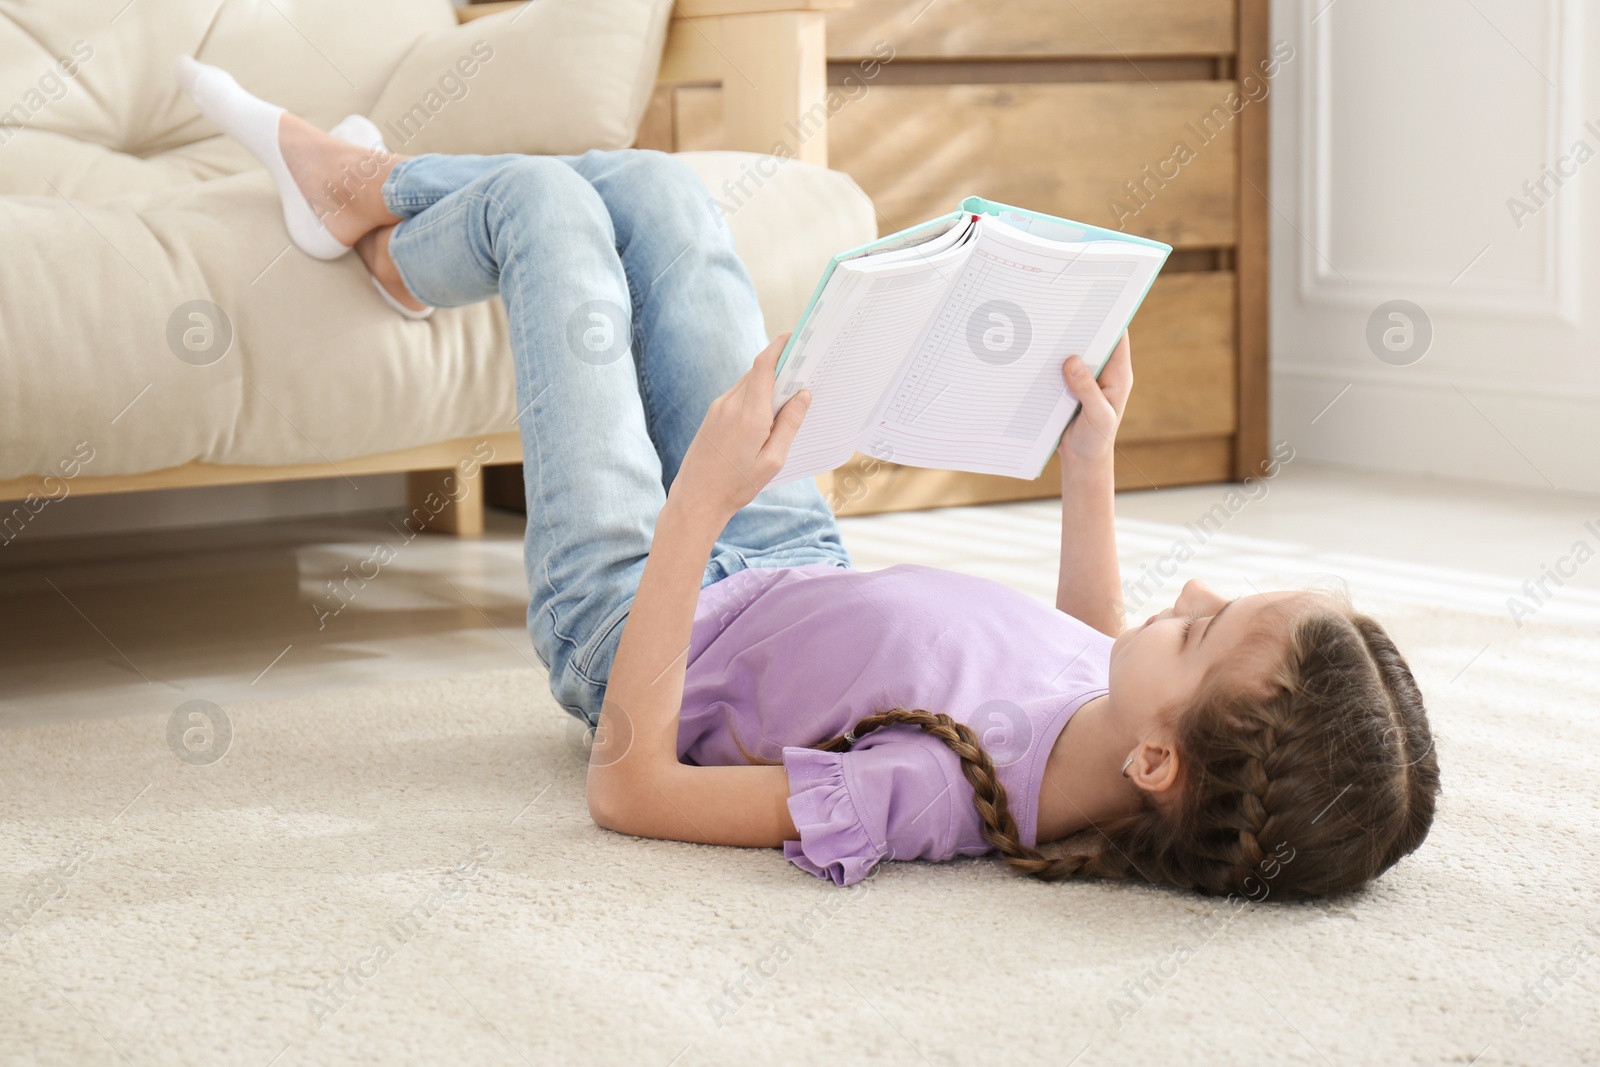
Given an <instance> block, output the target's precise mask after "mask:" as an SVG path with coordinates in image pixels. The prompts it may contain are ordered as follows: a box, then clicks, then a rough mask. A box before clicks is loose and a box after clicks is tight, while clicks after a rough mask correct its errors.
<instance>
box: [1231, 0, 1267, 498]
mask: <svg viewBox="0 0 1600 1067" xmlns="http://www.w3.org/2000/svg"><path fill="white" fill-rule="evenodd" d="M1267 15H1268V2H1267V0H1239V74H1240V77H1241V78H1252V77H1253V78H1257V79H1259V78H1260V76H1261V75H1262V74H1263V73H1264V72H1265V71H1266V70H1267V69H1269V68H1268V67H1267V66H1266V65H1265V64H1268V63H1270V59H1269V57H1268V51H1269V49H1270V47H1271V37H1270V34H1269V32H1268V26H1267ZM1269 104H1270V98H1268V97H1266V96H1262V98H1261V100H1260V101H1259V102H1258V103H1255V104H1252V105H1251V106H1250V107H1248V108H1246V109H1245V110H1244V113H1243V114H1241V115H1240V116H1239V122H1238V126H1239V132H1238V141H1239V184H1238V197H1239V207H1238V218H1239V241H1238V248H1237V249H1236V252H1235V261H1234V262H1235V264H1236V269H1237V270H1238V272H1239V300H1238V314H1239V323H1238V335H1239V351H1238V367H1239V435H1238V439H1237V442H1236V444H1237V451H1236V453H1235V455H1234V460H1233V476H1234V477H1235V478H1244V477H1246V476H1248V475H1251V474H1254V473H1256V472H1257V471H1258V469H1259V466H1260V464H1261V463H1262V462H1263V461H1264V460H1266V459H1267V453H1268V450H1269V448H1270V445H1271V442H1270V441H1269V440H1268V438H1269V436H1270V432H1271V426H1270V424H1271V412H1270V396H1271V391H1270V383H1269V381H1268V375H1269V367H1268V351H1267V343H1268V315H1269V308H1270V304H1269V301H1268V296H1269V293H1268V286H1269V284H1270V279H1271V273H1270V272H1271V263H1270V258H1271V257H1270V252H1269V245H1268V230H1269V227H1270V224H1271V215H1270V210H1271V208H1270V205H1269V203H1268V201H1267V197H1268V196H1269V195H1270V190H1269V185H1270V176H1269V175H1270V169H1271V168H1270V166H1269V159H1268V138H1269V136H1270V130H1269V122H1268V118H1269V112H1268V105H1269Z"/></svg>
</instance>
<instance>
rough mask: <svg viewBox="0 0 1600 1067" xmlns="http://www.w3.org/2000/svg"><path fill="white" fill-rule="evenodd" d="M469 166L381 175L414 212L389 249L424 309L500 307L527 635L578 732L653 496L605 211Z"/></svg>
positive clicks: (649, 529)
mask: <svg viewBox="0 0 1600 1067" xmlns="http://www.w3.org/2000/svg"><path fill="white" fill-rule="evenodd" d="M467 162H468V161H461V160H453V159H451V158H450V157H443V156H418V157H416V158H414V159H411V160H407V161H405V162H403V163H401V164H399V165H398V166H396V167H395V168H394V170H393V171H392V172H391V173H390V175H389V178H388V180H387V181H386V182H385V184H384V196H385V200H386V202H387V203H388V204H389V209H390V210H391V211H393V212H394V213H395V214H397V215H405V214H407V213H408V212H412V213H411V215H410V217H409V218H407V219H406V220H405V221H404V222H402V223H400V224H399V226H397V227H396V228H395V231H394V234H393V237H392V238H391V240H390V245H389V251H390V255H391V256H392V257H393V258H394V262H395V265H396V266H397V267H398V268H399V271H400V275H401V277H402V278H403V279H404V280H405V283H406V285H407V287H408V288H409V289H410V290H411V292H412V293H414V294H415V295H416V297H417V298H418V299H419V300H422V301H425V302H426V303H429V304H434V305H437V306H441V307H458V306H461V305H465V304H471V303H476V302H478V301H481V300H485V299H488V298H490V297H493V296H495V295H496V294H499V295H500V296H502V297H503V298H504V300H505V306H506V315H507V318H508V320H509V323H510V333H511V349H512V353H513V356H514V358H515V365H516V402H517V409H518V412H519V414H518V419H517V422H518V428H519V429H520V431H521V434H522V448H523V475H524V480H525V483H526V489H527V499H528V523H527V533H526V539H525V549H524V551H525V561H526V565H527V574H528V587H529V590H530V602H529V605H528V629H529V631H530V633H531V634H532V637H533V643H534V647H535V648H536V649H537V650H538V652H539V655H540V657H541V658H542V659H543V660H544V661H545V663H546V665H547V666H548V667H549V668H550V688H551V691H552V692H553V693H554V694H555V696H556V699H557V700H559V701H560V702H561V704H562V705H563V706H565V707H566V708H567V709H568V710H569V711H571V712H573V713H574V714H577V715H580V716H582V717H584V718H586V719H587V720H588V721H589V722H591V723H592V722H594V721H595V720H596V719H597V718H598V716H599V712H600V704H601V701H602V699H603V698H604V694H605V681H606V678H607V677H608V675H609V672H610V666H611V657H612V655H613V654H614V652H615V646H616V641H617V639H618V637H619V636H620V633H621V628H622V623H623V620H624V619H625V618H626V616H627V611H628V608H629V606H630V605H631V604H632V601H633V596H634V593H635V591H636V590H637V589H638V585H639V577H640V574H641V573H642V571H643V569H644V560H645V556H646V554H647V553H648V552H649V550H650V540H651V537H652V535H653V533H654V530H655V520H656V515H657V513H658V512H659V511H660V509H661V505H662V504H663V503H664V501H665V492H664V490H663V485H662V478H661V462H660V459H659V458H658V457H657V455H656V450H655V445H654V444H653V443H652V441H651V439H650V433H649V428H648V425H647V422H646V418H645V411H644V405H643V403H642V402H641V400H640V397H639V387H638V381H637V372H636V369H635V367H634V362H633V358H632V356H631V354H630V353H629V351H628V343H627V340H628V337H629V336H630V333H631V323H630V321H629V320H628V317H627V311H628V308H629V307H630V306H631V305H632V298H631V296H630V295H629V291H628V281H627V277H626V275H625V273H624V271H623V267H622V263H621V261H620V260H619V258H618V256H617V251H616V237H615V234H614V232H613V230H612V224H611V218H610V215H609V214H608V213H607V211H606V207H605V204H604V203H603V202H602V201H601V199H600V197H599V195H598V194H597V193H596V192H595V190H594V188H593V186H591V185H590V184H589V183H588V182H586V181H584V180H583V179H582V178H581V177H580V176H579V175H578V174H577V172H575V171H574V170H573V169H572V168H571V167H569V166H567V165H566V164H565V163H562V162H561V161H559V160H556V159H553V158H549V157H537V156H515V157H509V158H505V159H498V160H481V159H480V160H476V161H470V163H471V165H470V166H469V165H466V163H467ZM469 172H470V173H469ZM457 180H460V181H461V182H462V183H461V184H459V185H457V186H456V187H455V188H454V189H453V191H449V192H444V191H443V190H444V189H445V187H446V186H447V185H448V184H449V183H450V182H452V181H457ZM419 205H420V206H419ZM413 209H414V210H413Z"/></svg>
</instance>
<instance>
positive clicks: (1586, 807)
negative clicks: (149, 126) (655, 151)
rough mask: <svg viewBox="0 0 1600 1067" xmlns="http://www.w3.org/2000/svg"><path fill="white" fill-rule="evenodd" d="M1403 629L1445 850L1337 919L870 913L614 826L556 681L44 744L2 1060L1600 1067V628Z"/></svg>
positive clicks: (112, 723) (20, 840)
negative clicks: (1418, 691)
mask: <svg viewBox="0 0 1600 1067" xmlns="http://www.w3.org/2000/svg"><path fill="white" fill-rule="evenodd" d="M1494 600H1495V598H1494V597H1490V598H1489V599H1488V600H1487V601H1486V602H1487V603H1492V602H1494ZM1363 604H1364V606H1366V607H1368V608H1369V609H1375V610H1379V611H1381V612H1382V613H1383V615H1384V617H1385V618H1386V619H1387V620H1388V622H1389V623H1390V626H1391V629H1392V630H1393V631H1394V633H1395V634H1396V637H1397V638H1398V640H1399V641H1400V643H1401V645H1402V647H1403V648H1406V649H1407V650H1408V651H1409V652H1410V654H1411V657H1412V660H1413V663H1414V664H1415V666H1416V667H1417V670H1418V673H1419V675H1420V676H1421V677H1422V679H1423V684H1424V688H1425V690H1426V692H1427V694H1428V696H1429V697H1430V698H1431V704H1432V709H1433V715H1434V720H1435V723H1436V726H1437V731H1438V734H1439V747H1440V751H1441V761H1442V763H1443V767H1444V775H1445V782H1446V789H1447V795H1446V797H1445V800H1444V803H1443V807H1442V809H1441V815H1440V818H1439V821H1438V823H1437V825H1436V827H1435V830H1434V833H1433V835H1432V837H1431V838H1430V840H1429V841H1428V843H1427V844H1426V845H1425V846H1424V847H1423V849H1422V851H1421V852H1420V853H1418V854H1417V855H1416V856H1414V857H1412V858H1410V859H1408V860H1406V861H1404V862H1403V863H1402V864H1401V865H1400V866H1399V867H1398V868H1397V869H1396V870H1395V871H1393V872H1391V874H1390V875H1389V876H1388V877H1386V878H1384V879H1382V880H1381V881H1380V882H1379V883H1378V884H1376V885H1375V886H1374V887H1373V888H1371V889H1370V890H1369V891H1367V892H1365V893H1363V894H1361V895H1359V896H1357V897H1354V898H1350V899H1346V900H1342V901H1339V902H1335V903H1322V904H1306V905H1289V906H1284V905H1277V904H1273V903H1270V902H1269V903H1268V904H1265V905H1251V906H1248V907H1245V908H1243V909H1242V910H1238V911H1235V910H1233V909H1232V908H1231V907H1229V906H1227V905H1225V904H1222V903H1218V902H1208V901H1206V900H1204V899H1201V898H1198V897H1193V896H1188V895H1183V894H1179V893H1176V892H1170V891H1163V890H1154V889H1149V888H1132V887H1123V886H1111V885H1093V884H1085V885H1068V886H1051V885H1042V884H1037V883H1032V882H1028V881H1025V880H1023V879H1020V878H1017V877H1014V876H1012V875H1010V874H1008V873H1007V872H1006V871H1005V870H1004V869H1002V868H1001V867H1000V866H999V865H998V864H996V863H995V862H993V861H989V860H977V861H961V862H956V863H950V864H943V865H924V864H890V865H888V866H887V868H886V869H884V870H883V871H882V872H881V874H879V875H877V876H875V877H874V878H872V879H870V880H869V881H868V882H866V883H864V884H863V885H862V886H861V887H858V888H857V889H855V890H838V889H835V888H832V887H830V886H828V885H824V884H822V883H821V882H819V881H817V880H815V879H813V878H810V877H808V876H806V875H803V874H801V873H800V872H799V871H797V870H795V869H793V868H791V867H790V866H788V865H787V864H786V863H784V862H783V860H782V859H781V857H780V856H779V854H778V853H777V852H766V851H742V850H736V849H727V848H713V847H700V846H692V845H683V844H667V843H656V842H646V841H639V840H633V839H629V838H625V837H621V836H618V835H615V834H609V833H605V832H602V831H599V830H597V829H595V828H594V827H593V826H592V825H591V824H590V822H589V820H588V818H587V816H586V813H585V809H584V805H583V799H582V777H583V770H582V764H581V762H580V757H579V755H578V752H577V751H576V749H575V746H574V741H575V738H574V734H573V732H572V731H571V730H569V728H568V719H567V718H566V717H565V716H564V715H563V714H562V713H560V712H559V711H558V710H557V709H556V708H555V707H554V706H553V705H552V704H551V703H550V702H549V700H548V698H547V696H546V694H545V691H544V686H543V681H542V679H541V678H540V677H539V676H538V675H537V674H536V673H535V672H533V671H531V670H530V671H525V672H514V673H502V674H477V675H472V676H468V677H463V678H456V679H450V680H441V681H436V682H432V683H426V684H408V685H405V686H396V687H391V688H386V689H371V690H356V691H344V692H332V693H327V694H324V695H320V696H316V697H315V698H311V699H303V700H295V701H283V702H276V703H264V704H254V705H234V706H231V707H228V708H227V709H226V715H227V717H228V720H229V722H230V723H231V727H232V738H231V742H230V744H229V748H228V751H227V752H226V755H225V756H224V757H223V758H222V759H221V760H220V761H219V762H216V763H214V764H211V765H193V764H189V763H185V762H182V761H180V759H179V758H177V756H175V754H174V753H175V751H185V752H187V751H190V749H189V748H185V746H184V740H183V738H182V737H179V738H178V740H177V741H176V742H174V743H173V744H169V739H168V726H169V721H168V719H167V718H166V717H159V718H151V717H128V718H121V719H109V720H101V721H92V722H77V723H72V724H67V725H61V726H53V727H45V728H35V729H24V730H15V731H11V732H8V733H6V734H5V735H3V739H0V740H3V745H4V748H3V752H0V773H3V783H4V789H3V797H0V842H3V846H4V849H5V858H6V861H7V862H6V866H5V869H4V871H3V873H0V907H3V908H6V909H9V910H8V912H7V914H6V915H5V916H4V919H5V921H6V922H7V924H8V925H7V926H6V927H5V928H3V929H0V937H5V938H6V941H5V943H4V944H0V1003H3V1004H4V1008H3V1010H0V1058H3V1059H4V1061H5V1062H7V1063H47V1064H73V1065H79V1064H100V1063H106V1064H111V1063H123V1062H126V1063H130V1064H140V1065H142V1064H167V1063H197V1064H248V1065H255V1067H266V1065H268V1064H279V1065H284V1067H288V1065H293V1064H352V1063H361V1064H365V1063H374V1064H376V1063H383V1064H392V1063H472V1064H520V1063H532V1064H545V1063H575V1062H581V1063H587V1062H605V1063H626V1064H659V1065H666V1064H672V1063H676V1064H680V1065H690V1064H700V1063H741V1064H742V1063H750V1062H755V1063H763V1064H775V1063H784V1062H854V1061H862V1060H869V1059H870V1060H874V1061H880V1062H888V1063H930V1064H945V1063H968V1062H1008V1063H1009V1062H1047V1063H1054V1064H1062V1063H1069V1062H1076V1063H1078V1064H1100V1063H1118V1064H1187V1063H1228V1064H1273V1065H1281V1064H1285V1063H1296V1064H1298V1063H1305V1064H1325V1065H1336V1067H1345V1065H1356V1064H1371V1063H1383V1064H1389V1063H1427V1064H1433V1063H1459V1064H1469V1063H1472V1062H1474V1058H1475V1057H1477V1059H1476V1062H1477V1063H1480V1064H1485V1065H1487V1064H1497V1063H1508V1062H1514V1063H1556V1064H1568V1063H1580V1062H1586V1061H1587V1062H1595V1060H1596V1059H1597V1058H1600V1037H1597V1035H1600V998H1597V995H1596V994H1597V990H1600V907H1597V903H1596V897H1597V892H1596V886H1597V884H1600V859H1597V858H1596V852H1597V848H1600V834H1597V832H1596V829H1595V823H1596V809H1597V806H1600V803H1597V802H1600V786H1597V784H1596V778H1597V771H1596V766H1595V761H1594V754H1595V753H1596V752H1597V751H1600V727H1597V720H1596V712H1595V707H1596V697H1597V695H1600V679H1597V677H1596V668H1595V656H1594V651H1595V641H1594V638H1593V636H1592V630H1585V629H1581V628H1579V627H1577V626H1574V625H1572V624H1570V623H1568V622H1561V621H1559V620H1558V621H1548V620H1546V619H1544V618H1543V617H1541V618H1540V619H1536V620H1534V621H1532V622H1530V623H1528V624H1527V626H1526V627H1525V628H1523V629H1521V630H1518V629H1516V628H1515V627H1513V626H1511V624H1510V623H1509V621H1508V619H1507V618H1506V615H1505V613H1504V611H1503V609H1502V610H1500V611H1498V612H1495V611H1492V610H1484V609H1480V610H1473V609H1470V608H1466V607H1453V608H1448V609H1446V608H1438V607H1421V606H1419V605H1418V604H1417V603H1416V602H1415V598H1413V599H1410V600H1407V599H1398V598H1397V599H1394V600H1392V601H1390V602H1383V601H1376V602H1375V601H1374V600H1373V599H1372V598H1371V597H1366V598H1363ZM190 725H193V726H194V727H195V728H196V729H200V728H201V727H203V723H200V722H196V723H193V724H190ZM218 736H219V735H217V734H215V733H214V734H212V743H215V742H216V738H217V737H218ZM205 741H206V738H205V735H204V732H203V730H202V732H200V733H196V734H193V735H191V736H190V738H189V741H188V743H189V745H190V746H191V748H199V749H202V750H203V748H204V744H205ZM174 744H175V745H176V748H174V747H173V745H174ZM192 758H193V757H192ZM1141 987H1142V988H1141ZM1075 1057H1076V1059H1075Z"/></svg>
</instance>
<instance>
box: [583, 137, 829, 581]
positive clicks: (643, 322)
mask: <svg viewBox="0 0 1600 1067" xmlns="http://www.w3.org/2000/svg"><path fill="white" fill-rule="evenodd" d="M563 158H564V160H565V161H566V162H567V163H568V164H570V165H571V166H572V168H573V169H574V170H576V171H577V172H578V173H579V174H581V175H582V176H583V177H584V179H586V180H587V181H588V182H589V183H590V184H591V185H593V186H594V189H595V191H596V192H598V193H599V194H600V199H601V200H602V201H603V202H604V203H605V206H606V211H607V213H608V214H609V215H610V216H611V222H612V227H613V230H614V232H615V233H616V242H617V250H618V253H619V254H620V256H621V258H622V266H623V270H624V271H625V273H626V274H627V278H628V289H629V292H630V294H631V296H632V300H633V303H632V305H631V308H630V311H631V312H632V318H633V351H634V358H635V360H636V362H637V364H638V370H639V392H640V395H641V396H642V397H643V400H644V410H645V418H646V421H647V423H648V425H649V429H650V437H651V439H652V440H653V441H654V442H655V447H656V451H657V453H658V454H659V455H660V457H661V471H662V480H663V483H664V484H665V485H667V486H669V487H670V486H671V485H672V481H673V479H674V478H675V477H677V473H678V468H679V466H680V465H681V464H682V462H683V456H684V453H685V452H686V451H687V450H688V448H689V443H690V441H692V440H693V439H694V435H695V433H696V431H697V430H699V428H700V423H701V420H703V419H704V418H705V414H706V410H707V408H709V407H710V405H711V401H713V400H715V399H716V398H717V397H718V396H720V395H721V394H722V393H724V392H725V391H727V389H728V387H729V386H731V385H732V384H733V383H734V382H735V381H737V380H738V378H739V376H740V375H742V374H743V373H744V372H745V371H746V370H748V369H749V368H750V364H751V362H752V361H753V360H754V359H755V357H756V355H757V353H759V352H760V351H761V349H762V348H763V347H764V346H765V345H766V343H767V332H766V326H765V324H764V323H763V321H762V317H761V305H760V304H759V303H758V302H757V300H756V292H755V287H754V286H753V285H752V284H751V281H750V275H749V273H748V272H747V271H746V270H745V266H744V263H743V262H742V261H741V260H740V259H739V256H738V253H737V252H736V251H735V249H734V245H733V235H732V233H731V232H730V230H729V229H728V224H727V222H726V220H724V218H723V216H722V213H721V212H720V211H718V210H717V209H716V207H715V205H714V204H713V203H712V200H711V197H710V195H709V194H708V193H707V191H706V187H705V185H704V184H703V183H702V182H701V181H700V178H699V177H698V176H697V175H696V174H695V173H694V172H693V171H692V170H690V169H689V168H688V167H687V166H685V165H684V164H683V163H682V162H681V161H679V160H677V159H675V158H674V157H672V156H670V155H667V154H665V153H662V152H651V151H637V150H631V149H627V150H623V151H616V152H601V151H594V152H588V153H585V154H584V155H582V156H569V157H563ZM807 563H834V564H837V565H839V566H846V567H847V566H849V565H850V556H849V554H848V553H847V552H846V551H845V549H844V544H843V540H842V538H841V537H840V534H839V528H838V525H837V524H836V522H835V521H834V517H833V513H832V512H831V511H830V510H829V508H828V506H827V504H826V502H825V501H824V500H823V499H822V494H821V493H820V492H818V490H817V487H816V483H815V482H813V481H811V480H810V479H802V480H801V481H798V482H793V483H790V484H789V485H786V486H781V487H779V488H776V489H768V490H766V491H764V492H762V493H761V494H760V495H758V496H757V497H756V499H755V500H754V501H753V502H752V503H750V504H749V505H748V506H746V507H745V508H743V509H742V510H741V511H740V512H739V513H738V514H737V515H736V516H734V518H733V520H732V521H730V522H729V523H728V525H727V527H726V529H724V531H723V533H722V537H721V538H720V539H719V540H718V542H717V550H716V554H715V556H714V558H713V561H712V566H711V568H709V569H708V573H707V579H706V580H707V582H708V583H709V582H711V581H715V580H716V579H717V578H720V577H725V576H726V575H728V574H731V573H733V572H734V571H737V570H740V569H742V568H743V567H746V566H756V567H779V566H799V565H802V564H807Z"/></svg>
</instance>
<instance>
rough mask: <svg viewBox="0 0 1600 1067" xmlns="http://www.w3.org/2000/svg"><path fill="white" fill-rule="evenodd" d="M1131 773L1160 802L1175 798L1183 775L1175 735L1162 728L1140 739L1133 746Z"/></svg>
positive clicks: (1135, 782)
mask: <svg viewBox="0 0 1600 1067" xmlns="http://www.w3.org/2000/svg"><path fill="white" fill-rule="evenodd" d="M1128 777H1129V778H1130V779H1132V781H1133V784H1134V785H1135V786H1137V787H1138V788H1139V789H1140V790H1142V791H1143V792H1146V793H1149V794H1150V799H1151V800H1153V801H1155V802H1156V803H1157V804H1161V803H1163V802H1165V801H1170V800H1173V799H1175V798H1176V797H1177V795H1178V786H1179V784H1180V783H1181V782H1182V780H1183V775H1182V767H1181V766H1180V760H1179V757H1178V749H1177V746H1176V744H1174V741H1173V738H1172V737H1171V736H1169V735H1168V734H1166V733H1165V732H1162V733H1159V734H1155V735H1153V736H1151V737H1149V738H1146V739H1145V740H1144V741H1142V742H1140V743H1139V747H1137V748H1135V749H1134V750H1133V762H1132V763H1131V764H1129V765H1128Z"/></svg>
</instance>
